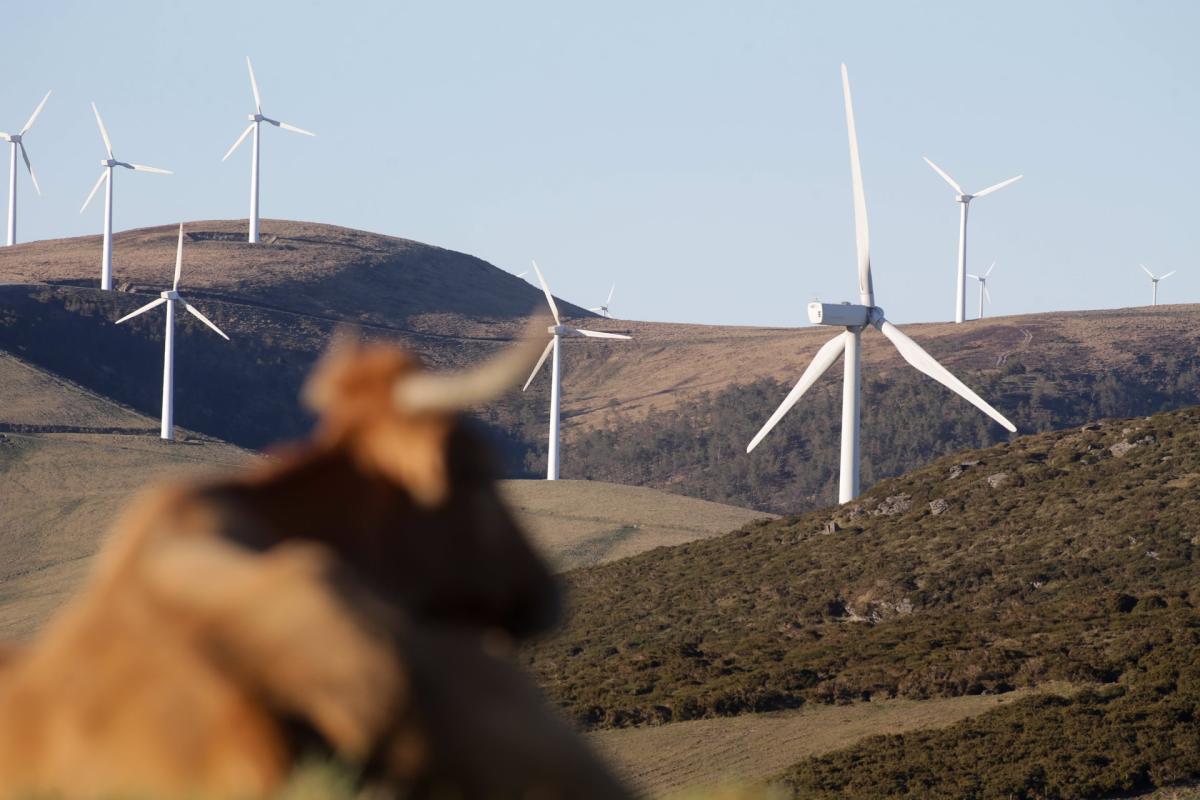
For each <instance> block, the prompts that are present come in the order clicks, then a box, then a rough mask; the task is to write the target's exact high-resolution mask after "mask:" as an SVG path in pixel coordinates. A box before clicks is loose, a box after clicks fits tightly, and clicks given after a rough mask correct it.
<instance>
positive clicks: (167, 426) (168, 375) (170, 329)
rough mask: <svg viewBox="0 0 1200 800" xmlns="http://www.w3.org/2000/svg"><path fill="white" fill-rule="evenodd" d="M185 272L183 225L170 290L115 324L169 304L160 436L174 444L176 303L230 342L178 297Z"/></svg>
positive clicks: (165, 339) (204, 317) (164, 352)
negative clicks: (183, 272) (180, 281)
mask: <svg viewBox="0 0 1200 800" xmlns="http://www.w3.org/2000/svg"><path fill="white" fill-rule="evenodd" d="M182 271H183V223H180V224H179V244H178V246H176V248H175V281H174V283H172V284H171V291H169V292H163V293H162V296H161V297H159V298H158V299H157V300H155V301H153V302H150V303H146V305H144V306H142V307H141V308H139V309H137V310H136V311H134V312H132V313H130V314H126V315H125V316H123V317H121V318H120V319H119V320H117V322H116V324H117V325H120V324H121V323H122V322H124V321H125V320H127V319H133V318H134V317H136V316H138V315H139V314H144V313H146V312H147V311H149V310H150V309H152V308H156V307H158V306H161V305H162V304H163V303H166V304H167V328H166V334H165V335H164V336H163V390H162V430H161V431H160V433H159V436H160V437H161V438H162V439H165V440H166V441H171V440H172V439H174V438H175V304H176V303H183V307H184V308H185V309H187V312H188V313H189V314H191V315H192V316H193V317H195V318H196V319H198V320H200V321H201V322H203V323H204V324H205V325H207V326H208V327H210V328H212V329H213V330H214V331H216V333H217V335H218V336H220V337H221V338H222V339H224V340H225V341H229V337H228V336H226V335H225V332H224V331H222V330H221V329H220V328H218V327H217V326H216V325H214V324H213V322H212V320H210V319H209V318H208V317H206V316H204V315H203V314H201V313H200V312H199V311H197V310H196V307H195V306H193V305H192V304H191V303H189V302H188V301H186V300H184V299H183V297H181V296H180V294H179V276H180V273H181V272H182Z"/></svg>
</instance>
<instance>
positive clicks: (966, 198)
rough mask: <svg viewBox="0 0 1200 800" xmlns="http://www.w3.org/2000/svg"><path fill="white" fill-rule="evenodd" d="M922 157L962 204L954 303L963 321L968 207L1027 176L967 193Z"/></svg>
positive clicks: (964, 314) (955, 314)
mask: <svg viewBox="0 0 1200 800" xmlns="http://www.w3.org/2000/svg"><path fill="white" fill-rule="evenodd" d="M921 157H922V158H924V159H925V163H926V164H928V165H929V166H931V167H933V171H934V172H936V173H937V174H938V175H941V176H942V178H943V179H944V180H945V181H946V183H948V184H950V187H951V188H952V189H954V191H955V192H956V193H957V194H955V196H954V202H956V203H959V204H961V205H962V211H961V213H960V215H959V222H958V290H957V293H956V294H955V305H954V321H955V322H962V321H963V320H964V319H965V318H966V316H967V207H968V206H969V205H971V201H972V200H974V199H975V198H977V197H983V196H984V195H989V194H991V193H992V192H996V191H999V190H1000V189H1003V188H1004V187H1005V186H1008V185H1009V184H1010V183H1016V182H1017V181H1019V180H1021V178H1024V177H1025V176H1024V175H1018V176H1017V177H1015V178H1009V179H1008V180H1006V181H1000V182H999V183H997V184H993V185H992V186H989V187H987V188H986V189H981V190H980V191H978V192H976V193H975V194H967V193H966V192H964V191H963V189H962V187H961V186H959V185H958V183H957V182H956V181H955V180H954V178H951V177H950V176H949V175H947V174H946V172H945V171H944V170H943V169H942V168H941V167H939V166H938V165H937V164H935V163H933V162H932V161H930V160H929V159H928V158H926V157H925V156H921Z"/></svg>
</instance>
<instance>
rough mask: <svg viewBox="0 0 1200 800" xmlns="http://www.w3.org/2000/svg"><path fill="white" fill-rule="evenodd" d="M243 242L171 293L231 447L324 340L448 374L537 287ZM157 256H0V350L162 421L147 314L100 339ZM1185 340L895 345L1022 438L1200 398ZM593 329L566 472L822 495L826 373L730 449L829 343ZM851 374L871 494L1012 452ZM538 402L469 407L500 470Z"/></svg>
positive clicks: (683, 330)
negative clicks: (180, 305)
mask: <svg viewBox="0 0 1200 800" xmlns="http://www.w3.org/2000/svg"><path fill="white" fill-rule="evenodd" d="M243 227H244V224H243V223H242V222H241V221H202V222H193V223H189V224H188V226H187V230H188V234H187V235H188V241H187V243H186V245H185V249H186V252H185V258H184V265H185V266H184V287H185V288H186V289H187V291H188V294H189V296H190V297H191V298H192V299H193V300H194V301H195V302H196V303H197V304H198V305H200V306H201V307H202V308H204V309H205V311H206V313H208V314H209V315H210V316H211V317H212V318H213V319H214V320H215V321H216V322H217V323H218V324H220V325H221V326H222V327H223V328H224V329H225V330H226V331H227V332H228V333H229V334H230V336H231V337H232V338H233V341H232V342H229V343H226V342H224V341H221V340H219V339H216V338H215V337H212V336H211V334H210V333H209V332H208V331H206V330H205V329H203V328H202V326H200V325H199V323H197V322H195V321H194V320H192V319H191V318H184V319H183V320H182V321H181V323H180V328H179V336H178V337H177V348H178V361H179V369H178V370H177V373H176V379H177V382H178V384H177V386H178V398H179V401H178V403H177V409H176V413H177V418H178V420H179V422H180V423H181V424H182V425H184V426H186V427H188V428H191V429H193V430H197V431H201V432H203V433H205V434H208V435H210V436H213V437H216V438H219V439H222V440H225V441H229V442H233V443H235V444H238V445H240V446H243V447H250V448H258V447H262V446H264V445H267V444H269V443H271V442H275V441H279V440H281V439H287V438H292V437H295V436H297V435H300V434H301V433H302V432H303V431H304V430H305V429H306V427H307V425H308V424H309V420H308V418H307V416H306V415H305V413H304V411H303V409H301V408H300V407H299V405H298V404H297V402H296V399H295V398H296V397H297V392H298V389H299V386H300V384H301V382H302V380H303V376H304V375H305V374H306V373H307V371H308V369H309V367H310V366H311V364H312V363H313V362H314V360H315V359H316V358H317V356H318V354H319V353H320V352H321V350H322V349H323V348H324V347H325V346H326V343H327V342H328V340H329V338H330V336H331V335H332V332H333V330H334V329H335V327H337V326H338V325H344V324H350V325H354V326H357V327H358V328H359V329H360V330H361V331H362V332H363V334H364V335H366V336H369V337H375V338H385V339H389V340H395V341H401V342H404V343H405V344H406V345H408V346H409V347H412V348H414V349H416V350H417V351H419V352H421V353H422V354H423V355H424V357H425V358H426V359H427V360H429V361H430V362H431V363H433V364H435V365H438V366H451V365H461V364H465V363H470V362H473V361H475V360H477V359H479V358H482V357H484V356H486V355H487V354H488V353H490V352H493V351H494V350H495V348H496V347H498V346H499V345H500V344H502V343H503V342H504V341H506V340H507V339H509V338H510V337H511V336H512V335H513V333H514V332H515V331H516V330H517V329H518V327H519V325H520V322H519V320H520V318H521V317H522V315H524V314H525V313H527V312H528V311H529V310H530V309H533V308H540V307H541V305H543V302H542V299H541V295H540V293H539V291H538V290H537V288H536V287H534V286H532V285H530V284H528V283H527V282H525V281H524V280H521V279H518V278H516V277H514V276H512V275H509V274H508V273H506V272H504V271H502V270H500V269H497V268H495V267H493V266H491V265H490V264H487V263H486V262H484V261H482V260H480V259H478V258H474V257H472V256H468V255H464V254H461V253H455V252H453V251H450V250H444V249H441V248H437V247H431V246H428V245H424V244H420V243H417V242H412V241H408V240H404V239H398V238H395V237H388V236H381V235H377V234H371V233H364V232H361V231H353V230H349V229H345V228H338V227H333V226H327V225H317V224H310V223H298V222H284V221H268V222H266V223H264V232H265V240H264V244H262V245H259V246H250V245H248V244H245V243H244V242H241V241H239V238H240V236H241V234H242V231H243ZM174 241H175V229H174V228H173V227H160V228H149V229H143V230H135V231H128V232H124V233H119V234H117V237H116V250H115V252H116V276H117V286H118V288H119V289H121V291H118V292H115V293H101V292H99V291H98V290H97V289H95V288H94V287H95V285H96V282H97V277H96V272H97V264H98V261H99V240H98V237H82V238H78V239H64V240H56V241H48V242H34V243H30V244H23V245H19V246H17V247H13V248H5V249H4V250H2V251H0V352H8V353H12V354H15V355H18V356H20V357H21V358H22V359H24V360H26V361H28V362H30V363H32V364H35V365H37V366H39V367H41V368H43V369H46V370H49V371H51V372H53V373H54V374H56V375H59V376H62V377H63V378H66V379H69V380H70V381H73V382H75V383H77V384H79V385H80V386H83V387H86V388H87V389H89V390H90V391H93V392H95V393H97V394H99V395H101V396H106V397H111V398H113V399H115V400H117V401H118V402H120V403H122V404H124V405H127V406H130V407H132V408H134V409H137V410H139V411H141V412H144V413H147V414H151V415H153V414H156V413H157V408H158V403H159V397H158V392H159V388H158V387H159V374H160V370H161V346H162V345H161V337H162V320H161V317H159V316H156V315H154V314H147V315H145V316H143V317H139V318H137V319H135V320H132V321H131V322H129V323H127V324H125V325H122V326H120V327H116V326H114V325H112V324H111V323H112V321H113V320H115V319H117V318H118V317H120V316H121V315H122V314H124V313H127V312H128V311H130V310H132V309H133V308H136V307H137V306H138V305H140V304H142V303H144V302H146V300H147V299H149V298H150V297H152V296H153V295H154V294H155V293H157V291H158V290H159V289H161V288H162V287H163V286H164V285H165V283H166V281H167V280H168V278H169V273H170V268H171V262H172V255H173V253H172V250H173V247H174ZM6 283H7V284H8V285H5V284H6ZM562 307H563V310H564V313H565V314H567V315H584V314H587V312H586V311H584V310H583V309H581V308H579V307H577V306H572V305H570V304H567V303H565V302H564V303H562ZM1198 323H1200V306H1159V307H1157V308H1145V307H1143V308H1133V309H1118V310H1112V311H1095V312H1074V313H1060V314H1039V315H1028V316H1021V317H1008V318H997V319H988V320H983V321H977V322H972V323H970V324H966V325H957V326H956V325H949V324H929V325H906V326H905V328H906V330H907V331H908V332H909V333H910V334H912V335H913V337H914V338H916V339H917V340H918V341H919V342H921V343H922V344H923V345H924V346H925V347H927V348H928V349H929V351H930V352H931V353H932V354H934V355H935V356H936V357H938V358H939V359H942V360H943V361H944V362H945V363H946V364H947V365H948V366H950V367H951V368H952V369H954V370H956V371H957V372H958V373H959V374H960V375H961V376H962V377H963V378H964V379H965V380H966V381H967V382H968V383H969V384H971V385H973V386H975V387H976V388H978V389H979V390H980V391H981V392H982V393H983V394H985V395H986V396H987V397H988V399H989V400H992V401H993V402H994V403H995V405H997V406H998V407H999V408H1001V409H1002V410H1003V411H1005V412H1006V413H1007V414H1009V416H1010V417H1011V418H1012V419H1013V420H1014V421H1015V422H1016V423H1017V424H1018V426H1019V427H1020V428H1021V430H1022V431H1023V432H1031V431H1043V430H1050V429H1054V428H1061V427H1068V426H1071V425H1078V424H1082V423H1083V422H1085V421H1086V420H1088V419H1094V418H1097V417H1100V416H1129V415H1134V414H1146V413H1153V412H1156V411H1163V410H1170V409H1173V408H1179V407H1182V406H1185V405H1188V404H1191V403H1196V402H1200V355H1198V353H1200V324H1198ZM588 325H589V326H590V327H594V328H600V329H606V330H614V331H624V332H628V333H630V334H631V335H633V336H634V337H635V340H634V341H632V342H621V343H618V344H613V343H610V342H603V341H594V340H572V341H570V342H568V343H567V347H568V349H569V350H570V354H569V357H568V358H567V359H566V360H565V364H566V370H565V376H564V432H563V436H564V441H565V444H566V447H567V455H566V456H565V458H564V460H563V474H564V477H567V478H586V479H589V480H601V481H607V482H611V483H621V484H634V485H642V486H649V487H652V488H657V489H661V490H665V491H669V492H672V493H675V494H684V495H690V496H693V497H698V498H703V499H707V500H713V501H718V502H723V503H728V504H732V505H738V506H743V507H751V508H757V509H761V510H766V511H776V512H784V511H796V510H800V509H804V508H811V507H814V506H817V505H820V504H822V503H826V502H829V501H831V500H832V498H833V485H834V481H835V476H834V469H835V468H836V464H837V456H836V452H837V433H836V430H835V429H834V428H835V426H831V425H830V424H829V420H830V419H834V420H836V419H838V412H837V404H838V390H839V381H838V375H837V374H836V373H837V372H838V370H839V368H837V367H835V368H834V370H833V374H830V375H829V376H828V377H827V378H826V379H825V380H824V381H822V382H821V383H820V384H818V386H817V387H815V388H814V389H813V391H812V396H811V397H806V398H805V400H804V402H803V404H802V405H801V406H799V407H798V408H797V409H796V411H795V412H793V414H791V415H790V416H789V418H788V419H787V420H785V421H784V423H783V424H782V425H781V426H780V427H779V428H778V429H777V430H776V431H775V432H774V433H773V434H772V435H771V437H769V438H768V439H767V441H766V442H765V443H764V444H763V446H762V447H760V449H759V450H758V451H756V452H755V453H754V454H753V455H751V456H747V455H746V453H745V452H744V448H745V443H746V442H747V441H748V440H749V439H750V437H751V436H752V435H753V433H754V432H755V430H756V429H757V427H758V426H759V425H760V424H761V422H762V420H764V419H765V418H766V417H767V416H769V414H770V412H771V411H772V410H773V409H774V407H775V406H776V405H777V404H778V402H779V400H780V399H781V398H782V397H783V395H784V394H785V393H786V392H787V390H788V388H789V387H790V385H791V383H792V382H793V381H795V380H796V378H797V377H798V375H799V374H800V373H801V371H802V370H803V368H804V366H805V365H806V363H807V362H808V360H809V358H810V357H811V355H812V353H813V352H814V351H815V350H816V348H817V346H818V345H819V344H820V342H822V341H824V339H825V338H827V335H828V331H822V330H819V329H815V328H802V329H762V328H749V327H721V326H695V325H670V324H661V323H649V322H630V321H624V320H601V319H598V318H595V317H592V318H591V319H589V320H588ZM863 358H864V361H865V363H866V371H865V373H864V374H865V376H866V380H865V384H864V394H865V405H864V410H865V414H866V416H865V418H864V420H863V433H864V444H865V453H864V455H865V464H864V469H863V476H864V481H865V483H866V484H867V485H870V484H871V483H873V482H874V481H877V480H879V479H881V478H884V477H888V476H891V475H897V474H900V473H902V472H904V471H905V470H908V469H911V468H913V467H916V466H920V465H922V464H926V463H928V462H929V461H931V460H932V459H934V458H937V457H938V456H941V455H945V454H947V453H951V452H954V451H956V450H959V449H962V448H964V447H979V446H985V445H988V444H993V443H996V442H998V441H1002V440H1003V439H1004V438H1006V436H1007V434H1005V433H1004V432H1003V431H1002V429H1000V428H999V427H998V426H995V425H993V424H992V423H990V422H988V421H987V420H986V419H984V418H983V417H982V416H981V415H979V414H978V413H977V412H976V411H975V410H974V409H972V408H971V407H970V406H968V405H967V404H966V403H965V402H963V401H960V400H958V399H956V398H953V397H951V396H950V395H949V394H948V392H947V391H946V390H944V389H942V388H941V387H940V386H937V385H935V384H933V383H932V382H930V381H929V380H928V379H927V378H925V377H924V376H922V375H919V374H917V373H915V372H913V371H912V370H911V369H909V368H908V367H907V365H905V364H904V363H903V362H902V361H901V360H900V358H899V357H898V356H897V355H896V354H895V352H894V351H893V350H892V348H891V347H890V346H889V345H887V344H886V343H885V342H884V340H883V339H882V337H880V336H877V335H874V334H872V333H869V334H868V336H867V337H866V340H865V344H864V348H863ZM547 387H548V379H547V377H546V376H541V377H539V378H538V379H537V380H536V381H535V382H534V384H533V385H532V386H531V387H530V389H529V391H528V392H526V393H524V394H522V393H520V392H517V391H514V392H513V393H512V394H511V395H509V396H508V397H505V398H502V399H501V400H499V401H498V402H496V403H495V404H493V405H492V406H491V407H490V408H488V409H486V410H485V411H483V412H482V413H481V414H480V419H481V420H482V421H483V422H484V424H485V425H487V426H488V427H489V428H490V429H491V430H492V432H493V433H494V439H495V441H496V443H497V445H498V446H499V447H500V448H501V450H502V452H503V454H504V463H505V469H506V472H507V473H508V474H509V475H512V476H513V477H533V476H536V475H537V474H539V473H540V472H541V471H542V470H543V469H544V459H545V456H544V452H545V436H546V432H545V431H546V428H545V426H546V414H547V405H548V403H547V399H546V393H547ZM2 416H3V415H2V413H0V417H2ZM0 423H3V420H2V419H0Z"/></svg>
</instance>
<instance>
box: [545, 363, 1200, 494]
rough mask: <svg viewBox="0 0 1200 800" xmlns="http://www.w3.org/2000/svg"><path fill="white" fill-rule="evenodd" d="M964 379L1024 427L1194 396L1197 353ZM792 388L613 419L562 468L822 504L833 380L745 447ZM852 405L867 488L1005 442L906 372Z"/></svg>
mask: <svg viewBox="0 0 1200 800" xmlns="http://www.w3.org/2000/svg"><path fill="white" fill-rule="evenodd" d="M962 377H963V378H964V379H965V380H966V381H967V383H968V384H969V385H971V386H972V387H973V388H975V389H976V391H978V392H979V393H980V394H981V395H982V396H983V397H985V398H987V399H988V401H989V402H991V403H992V404H993V405H994V406H996V407H997V408H999V409H1001V410H1002V411H1003V412H1004V413H1005V415H1007V416H1008V417H1009V418H1010V419H1011V420H1012V421H1013V422H1014V424H1016V425H1017V428H1018V430H1019V431H1021V432H1022V433H1034V432H1041V431H1050V430H1056V429H1061V428H1066V427H1072V426H1078V425H1082V424H1083V423H1084V422H1086V421H1088V420H1093V419H1100V418H1105V417H1128V416H1135V415H1146V414H1153V413H1157V412H1160V411H1169V410H1172V409H1176V408H1182V407H1185V406H1188V405H1193V404H1195V403H1200V356H1198V355H1196V354H1192V355H1190V356H1188V357H1180V356H1167V357H1165V358H1162V359H1158V360H1151V359H1147V360H1146V361H1145V363H1144V364H1142V365H1140V367H1139V368H1137V369H1130V370H1127V371H1123V372H1113V373H1108V374H1104V375H1096V374H1091V373H1086V372H1085V373H1070V372H1058V371H1050V370H1046V369H1042V370H1040V371H1038V372H1033V371H1027V370H1026V367H1025V365H1024V364H1023V363H1022V361H1021V360H1020V357H1019V356H1017V357H1014V358H1012V359H1009V360H1008V361H1007V363H1006V364H1005V365H1004V367H1003V368H1002V369H1000V370H991V371H987V372H974V373H967V372H964V373H963V374H962ZM790 388H791V387H790V386H785V385H783V384H781V383H779V382H777V381H774V380H769V379H765V380H760V381H757V382H755V383H753V384H751V385H745V386H731V387H729V388H727V389H724V390H722V391H720V392H717V393H715V394H708V395H704V396H702V397H701V398H700V399H699V400H698V401H697V402H694V403H689V404H687V406H686V407H680V408H676V409H672V410H670V411H665V412H652V413H651V414H650V415H649V416H647V417H646V418H645V419H642V420H630V419H623V418H621V417H620V416H619V415H613V418H612V419H611V420H610V421H608V422H607V424H606V425H605V427H604V428H603V429H597V430H590V431H587V432H585V433H583V434H582V435H580V436H579V437H578V438H576V439H575V440H573V441H572V442H571V443H570V453H571V457H570V458H569V459H565V460H564V462H563V473H564V475H565V476H567V477H572V478H588V479H592V480H605V481H612V482H618V483H636V484H638V485H642V486H651V487H654V488H657V489H665V490H668V491H673V492H677V493H679V494H687V495H692V496H694V497H701V498H704V499H706V500H714V501H718V502H725V503H734V504H737V505H742V506H745V507H747V508H757V509H762V510H766V511H772V512H775V513H796V512H797V511H803V510H806V509H809V508H814V507H817V506H821V505H828V504H830V503H833V502H835V501H836V499H837V472H836V470H837V465H838V448H839V447H840V440H839V429H840V428H839V426H840V420H841V380H840V375H830V376H827V377H826V378H825V380H824V381H823V382H822V383H821V384H819V385H818V386H817V387H814V389H813V390H810V393H809V394H807V395H805V397H804V398H803V399H802V400H801V401H800V404H799V405H797V406H796V408H794V409H793V410H792V412H791V413H790V414H789V415H788V416H787V417H786V418H785V419H784V420H783V422H781V423H780V424H779V425H778V426H777V427H776V428H775V430H773V431H772V432H771V434H770V435H769V436H768V437H767V438H766V439H765V440H764V441H763V442H762V444H760V445H759V446H758V448H757V449H756V450H755V451H754V453H752V454H747V453H746V444H747V443H748V442H749V441H750V439H751V438H753V436H754V434H755V433H756V432H757V431H758V428H759V427H760V426H761V425H762V423H763V422H765V421H766V419H767V418H768V417H769V416H770V415H771V413H772V412H773V411H774V410H775V407H776V406H777V405H778V404H779V402H780V401H781V400H782V399H783V397H784V396H785V395H786V394H787V392H788V391H789V390H790ZM862 412H863V420H862V445H863V465H862V481H863V486H864V487H866V488H869V487H871V486H873V485H874V484H875V483H876V482H877V481H879V480H882V479H883V478H888V477H892V476H895V475H900V474H902V473H904V472H906V471H908V470H911V469H915V468H916V467H919V466H922V465H924V464H928V463H929V462H930V461H932V460H934V459H935V458H938V457H940V456H944V455H948V454H950V453H954V452H957V451H959V450H963V449H967V448H976V447H986V446H988V445H991V444H996V443H998V442H1001V441H1005V440H1007V439H1008V438H1010V437H1009V434H1008V432H1007V431H1005V430H1004V429H1003V428H1001V427H1000V426H999V425H997V424H995V423H994V422H992V421H991V420H990V419H988V418H987V417H985V416H984V415H983V414H981V413H980V412H978V411H977V410H976V409H975V408H974V407H973V406H971V405H969V404H967V402H966V401H964V400H961V399H960V398H958V397H957V396H956V395H953V394H951V393H950V392H949V390H947V389H945V388H943V387H942V386H941V385H939V384H936V383H934V382H933V381H931V380H930V379H928V378H926V377H925V376H924V375H919V374H917V373H915V372H913V371H911V370H905V371H902V372H895V373H892V374H891V375H889V379H888V380H886V381H884V380H872V379H870V378H869V377H868V379H867V380H865V381H864V382H863V407H862ZM533 432H535V433H536V432H537V431H536V428H534V431H533ZM531 450H532V449H531ZM532 452H536V453H539V454H540V451H537V450H532ZM535 463H536V462H531V465H530V466H533V464H535Z"/></svg>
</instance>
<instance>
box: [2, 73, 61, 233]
mask: <svg viewBox="0 0 1200 800" xmlns="http://www.w3.org/2000/svg"><path fill="white" fill-rule="evenodd" d="M49 99H50V92H46V96H45V97H43V98H42V102H40V103H38V107H37V108H35V109H34V110H33V114H31V115H30V116H29V121H28V122H26V123H25V127H23V128H21V132H20V133H3V132H0V140H3V141H6V142H8V145H9V147H8V244H9V246H12V245H14V244H16V243H17V150H20V151H21V158H23V159H24V160H25V169H27V170H29V180H31V181H33V188H34V189H36V190H37V193H38V194H41V193H42V187H40V186H38V181H37V175H34V174H33V164H31V163H29V153H27V152H25V134H27V133H29V129H30V128H32V127H33V121H34V120H36V119H37V118H38V114H40V113H42V108H44V107H45V105H46V101H47V100H49Z"/></svg>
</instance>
